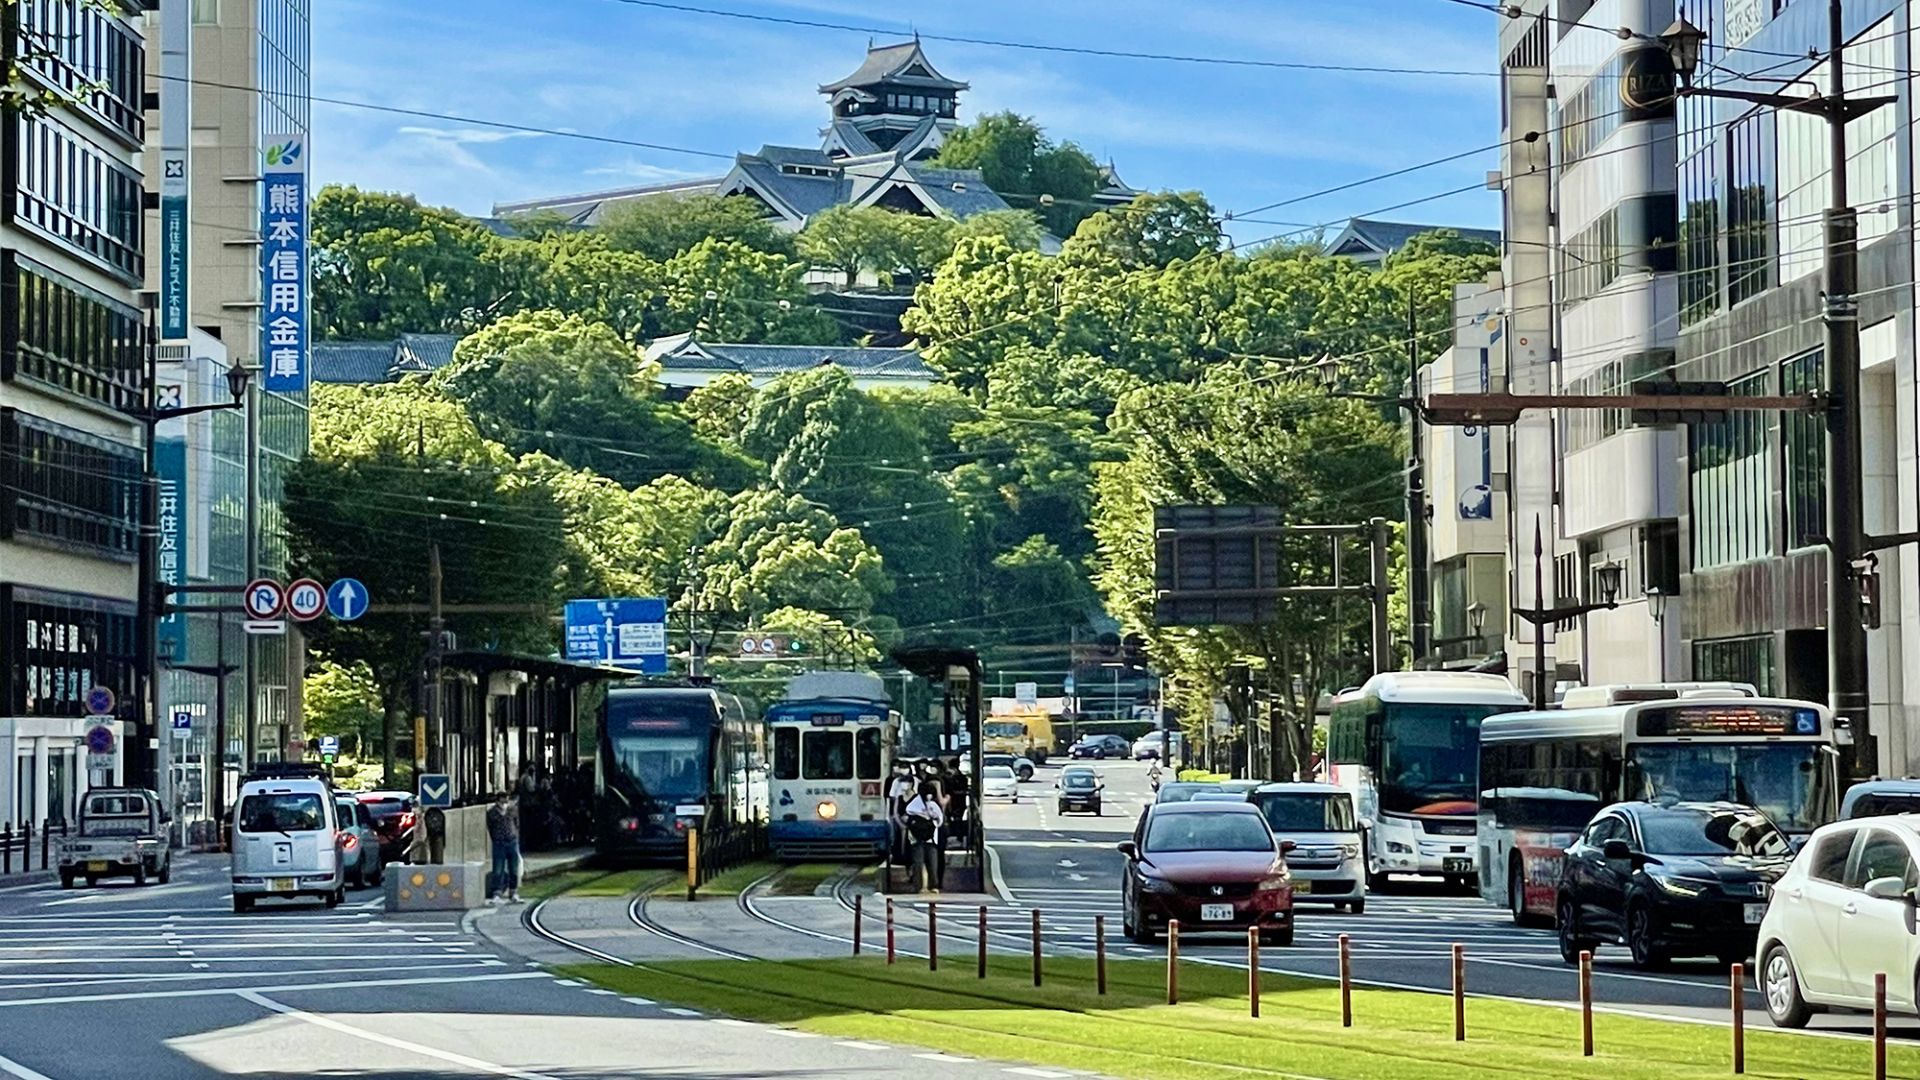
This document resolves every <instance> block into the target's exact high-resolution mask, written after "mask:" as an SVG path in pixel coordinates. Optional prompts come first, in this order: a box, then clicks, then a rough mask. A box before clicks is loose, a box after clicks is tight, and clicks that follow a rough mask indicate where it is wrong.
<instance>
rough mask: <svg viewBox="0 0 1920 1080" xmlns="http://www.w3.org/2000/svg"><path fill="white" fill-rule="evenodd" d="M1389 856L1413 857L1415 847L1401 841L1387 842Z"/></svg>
mask: <svg viewBox="0 0 1920 1080" xmlns="http://www.w3.org/2000/svg"><path fill="white" fill-rule="evenodd" d="M1387 854H1389V855H1411V854H1413V845H1411V844H1403V843H1401V842H1400V841H1398V840H1389V841H1387Z"/></svg>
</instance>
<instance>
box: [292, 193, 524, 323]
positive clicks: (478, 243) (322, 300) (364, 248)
mask: <svg viewBox="0 0 1920 1080" xmlns="http://www.w3.org/2000/svg"><path fill="white" fill-rule="evenodd" d="M309 213H310V215H311V221H310V228H311V229H312V259H313V285H312V288H313V308H314V316H315V323H314V327H313V333H314V336H315V337H316V338H318V339H321V340H366V339H380V338H392V337H397V336H398V335H400V334H403V333H458V332H461V331H464V330H467V329H470V328H471V327H473V326H476V325H479V324H480V323H482V322H485V321H486V320H487V319H488V318H490V317H491V316H492V315H493V314H494V313H495V312H496V311H497V310H498V309H499V308H500V307H501V306H503V305H506V304H508V303H510V302H511V296H510V292H511V290H510V289H509V288H508V287H507V285H506V274H505V272H504V270H503V267H502V266H501V264H500V262H499V260H498V247H499V240H498V238H497V237H495V236H494V235H493V234H492V233H489V232H488V231H487V230H486V229H484V228H482V227H480V226H479V225H478V224H476V223H474V222H473V221H471V220H469V219H468V218H466V217H464V216H462V215H461V214H458V213H455V212H454V211H452V210H440V209H434V208H431V207H423V206H421V205H420V204H419V203H418V202H417V201H415V200H414V199H413V198H412V197H411V196H404V195H391V194H387V193H384V192H364V191H361V190H360V189H358V188H354V187H340V186H337V185H329V186H327V187H324V188H322V189H321V190H320V193H319V195H317V196H315V198H314V200H313V205H312V207H311V209H310V211H309Z"/></svg>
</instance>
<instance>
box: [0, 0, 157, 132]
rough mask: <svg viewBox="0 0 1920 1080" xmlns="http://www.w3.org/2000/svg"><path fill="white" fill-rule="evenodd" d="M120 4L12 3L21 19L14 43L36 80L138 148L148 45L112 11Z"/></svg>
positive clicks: (82, 0) (79, 0)
mask: <svg viewBox="0 0 1920 1080" xmlns="http://www.w3.org/2000/svg"><path fill="white" fill-rule="evenodd" d="M118 6H119V5H118V4H112V5H108V4H94V3H89V2H86V0H32V2H23V3H19V4H15V5H11V6H10V8H9V11H8V16H9V17H10V18H11V19H13V20H15V21H16V22H17V24H18V25H17V30H16V32H15V34H14V36H13V39H12V42H11V47H12V49H13V55H14V56H15V57H17V58H19V59H21V60H23V61H24V64H23V65H22V66H23V69H24V70H25V71H27V72H28V73H30V74H31V75H32V76H33V77H34V78H35V79H36V80H37V81H39V82H41V83H42V84H44V85H46V86H47V87H49V88H51V89H53V90H55V91H57V92H59V93H60V94H62V95H64V96H66V97H68V98H70V99H73V100H75V101H77V102H78V104H79V107H80V108H81V109H82V110H83V111H85V112H86V113H88V114H89V115H91V116H92V117H93V118H94V119H96V120H99V121H100V122H101V123H102V124H104V125H105V126H106V127H107V129H108V130H110V131H112V132H113V133H114V134H115V135H118V136H120V137H121V138H122V139H123V140H124V141H125V142H126V144H127V145H128V147H130V148H135V149H137V148H138V147H139V146H140V144H141V142H142V141H143V140H144V139H145V138H146V131H147V125H146V117H145V115H144V114H143V113H142V112H141V109H140V106H141V102H140V97H141V92H142V91H143V90H144V88H145V79H146V48H145V46H144V44H143V43H142V42H141V40H140V36H139V35H138V34H136V33H134V32H133V30H132V28H131V27H129V26H127V25H126V24H125V23H123V22H121V21H120V20H119V19H118V18H116V17H115V16H113V15H111V14H109V11H110V10H112V9H113V8H117V7H118Z"/></svg>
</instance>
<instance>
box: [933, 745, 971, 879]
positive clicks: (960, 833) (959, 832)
mask: <svg viewBox="0 0 1920 1080" xmlns="http://www.w3.org/2000/svg"><path fill="white" fill-rule="evenodd" d="M944 779H945V781H946V794H947V799H946V802H945V803H943V804H942V808H943V809H944V810H945V811H946V815H947V825H946V828H945V829H943V830H942V831H941V837H940V879H941V880H942V881H945V880H946V877H947V845H948V843H949V842H950V841H952V840H955V839H958V840H959V841H960V849H961V850H962V851H965V850H966V849H967V847H968V843H967V841H968V840H969V839H970V837H971V835H972V834H971V833H970V832H969V831H968V830H969V828H970V824H971V822H972V821H973V794H972V790H971V788H972V784H971V782H970V781H969V780H968V779H967V774H966V773H964V772H961V771H960V759H959V758H949V759H947V767H946V773H945V777H944Z"/></svg>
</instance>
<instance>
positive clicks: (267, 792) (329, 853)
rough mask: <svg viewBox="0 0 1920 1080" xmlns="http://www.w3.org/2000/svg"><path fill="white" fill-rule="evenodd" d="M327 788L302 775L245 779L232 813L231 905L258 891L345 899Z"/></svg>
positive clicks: (238, 906) (242, 905) (246, 903)
mask: <svg viewBox="0 0 1920 1080" xmlns="http://www.w3.org/2000/svg"><path fill="white" fill-rule="evenodd" d="M338 815H339V812H338V811H337V810H336V809H335V808H334V798H333V790H332V789H331V788H330V787H328V785H327V783H326V781H324V780H318V779H312V778H308V777H284V778H281V777H276V778H269V779H257V780H248V781H247V782H246V783H244V784H242V785H241V786H240V798H239V801H238V802H237V803H236V805H235V807H234V812H233V910H235V911H250V910H252V908H253V902H254V901H255V900H258V899H259V898H261V897H263V896H284V897H295V896H317V897H319V898H320V899H321V901H322V902H324V903H325V904H326V905H327V906H328V907H333V906H334V905H336V904H338V903H339V902H340V901H341V900H343V899H345V898H346V891H347V890H346V876H345V874H344V873H343V872H342V865H341V864H342V860H341V857H340V846H339V836H340V819H339V816H338Z"/></svg>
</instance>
